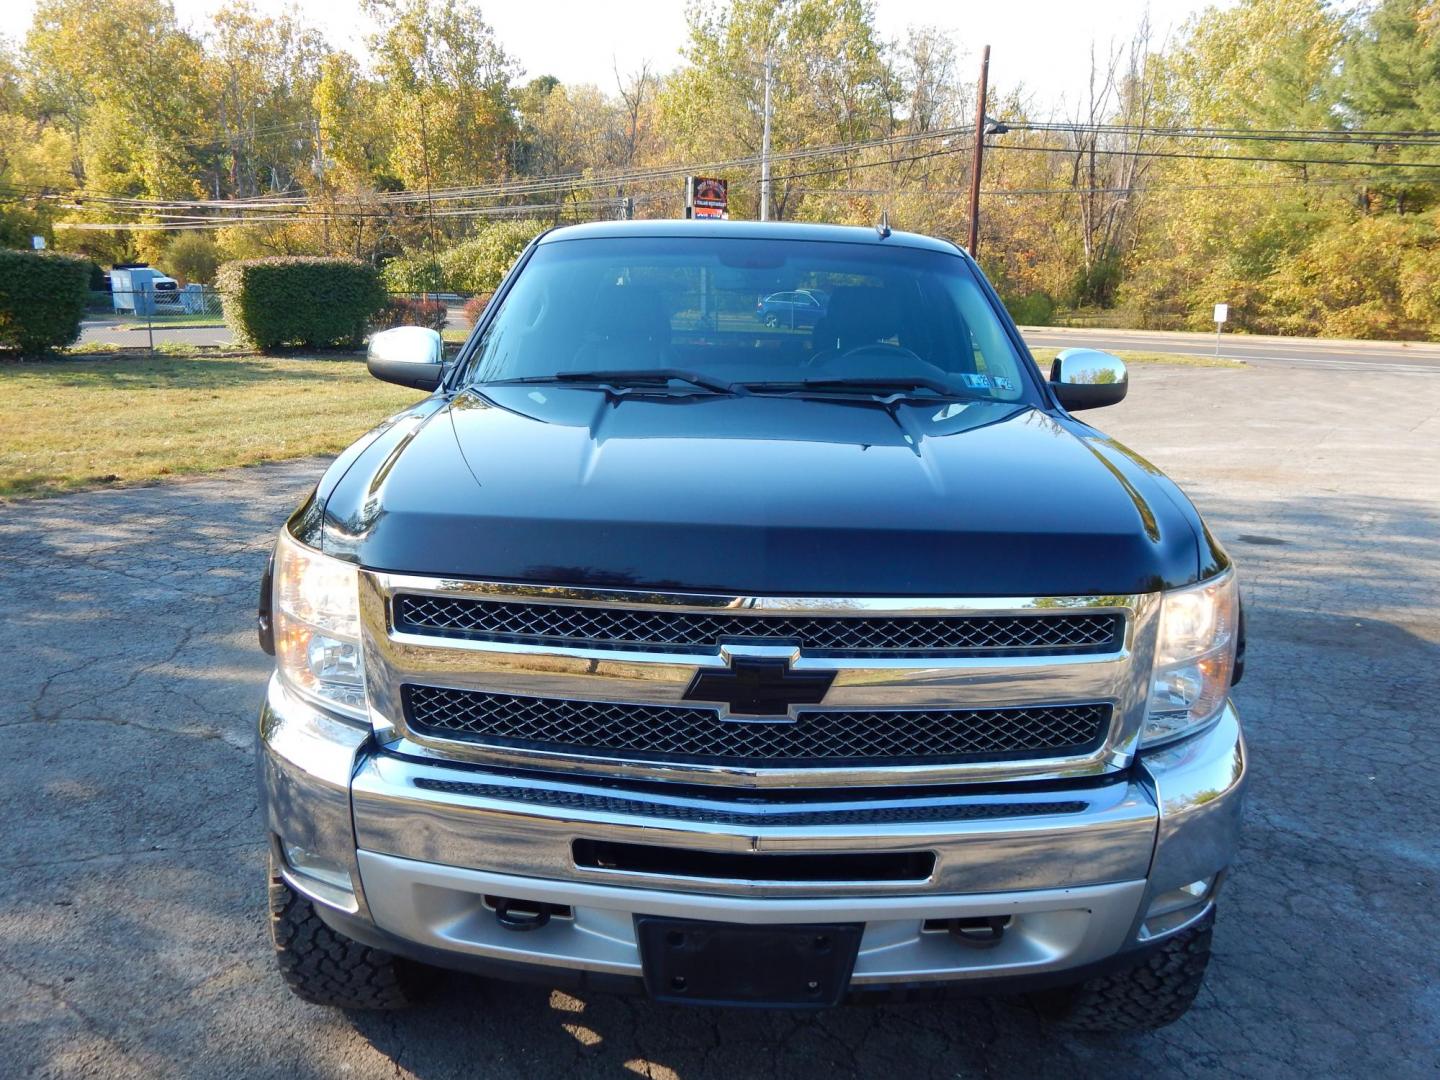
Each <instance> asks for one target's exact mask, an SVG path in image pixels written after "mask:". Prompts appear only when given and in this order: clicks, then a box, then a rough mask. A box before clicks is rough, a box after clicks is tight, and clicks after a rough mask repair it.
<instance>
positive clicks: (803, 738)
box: [404, 685, 1110, 768]
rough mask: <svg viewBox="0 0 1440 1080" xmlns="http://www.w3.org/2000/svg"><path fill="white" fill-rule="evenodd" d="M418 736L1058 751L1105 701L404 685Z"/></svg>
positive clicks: (644, 748) (623, 751)
mask: <svg viewBox="0 0 1440 1080" xmlns="http://www.w3.org/2000/svg"><path fill="white" fill-rule="evenodd" d="M404 702H405V711H406V716H407V719H408V722H409V725H410V727H411V729H412V730H414V731H415V732H416V733H417V734H420V735H422V736H423V735H432V736H436V737H439V738H446V739H458V740H463V741H472V742H478V743H489V744H494V745H501V746H513V747H519V748H525V749H534V750H543V751H548V752H554V753H593V752H597V751H598V752H609V753H612V754H617V755H623V756H626V757H631V758H639V759H649V760H659V761H664V760H676V761H681V760H683V761H687V762H701V763H714V764H744V765H749V766H755V765H770V766H784V767H788V768H804V767H807V766H810V767H833V766H836V765H865V764H870V765H875V764H886V765H903V764H936V763H940V762H964V761H986V760H1005V759H1008V758H1020V757H1026V758H1034V757H1061V756H1070V755H1076V754H1083V753H1088V752H1090V751H1093V750H1096V749H1098V748H1099V746H1100V745H1101V743H1102V742H1103V741H1104V738H1105V733H1106V729H1107V728H1108V726H1109V722H1110V706H1109V705H1104V704H1086V705H1042V706H1030V707H1023V708H1007V709H923V710H922V709H886V710H860V711H828V710H827V711H819V710H808V711H801V712H799V713H798V714H797V717H798V718H797V719H796V720H794V721H778V722H767V721H759V722H754V721H751V722H744V721H735V720H722V719H721V718H720V714H719V713H718V712H717V711H716V710H714V709H708V708H690V707H686V706H669V705H626V704H616V703H612V702H597V701H574V700H570V699H564V698H536V697H519V696H515V695H510V694H493V693H487V692H485V691H478V690H453V689H448V688H445V687H438V686H422V685H407V686H406V687H405V688H404Z"/></svg>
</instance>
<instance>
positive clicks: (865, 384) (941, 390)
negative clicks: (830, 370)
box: [741, 375, 975, 398]
mask: <svg viewBox="0 0 1440 1080" xmlns="http://www.w3.org/2000/svg"><path fill="white" fill-rule="evenodd" d="M741 385H743V386H744V387H745V388H746V389H747V390H782V391H783V390H863V391H865V392H866V393H868V394H876V395H882V396H885V395H887V394H909V393H913V392H914V391H916V390H928V391H930V392H931V393H932V394H938V395H940V396H941V397H947V398H963V397H974V396H975V395H974V394H967V393H965V392H964V391H961V390H957V389H956V388H955V387H953V386H950V385H948V384H946V383H943V382H941V381H940V380H939V379H927V378H925V377H924V376H916V377H911V376H896V377H891V376H883V375H881V376H875V377H866V378H857V379H801V380H800V381H799V382H773V383H772V382H762V383H753V382H752V383H742V384H741Z"/></svg>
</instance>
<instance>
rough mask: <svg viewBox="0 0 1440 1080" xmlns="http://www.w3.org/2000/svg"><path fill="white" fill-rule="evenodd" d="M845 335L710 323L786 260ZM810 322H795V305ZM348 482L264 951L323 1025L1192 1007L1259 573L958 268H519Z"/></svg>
mask: <svg viewBox="0 0 1440 1080" xmlns="http://www.w3.org/2000/svg"><path fill="white" fill-rule="evenodd" d="M782 272H783V273H787V274H794V275H796V276H807V275H809V276H813V277H819V278H821V279H823V280H831V281H848V282H853V283H854V284H849V285H846V286H844V287H837V288H836V289H835V290H834V293H833V295H832V296H831V297H830V302H829V304H828V311H827V314H826V323H825V331H824V333H818V334H812V335H798V334H797V335H781V336H777V335H774V334H767V333H766V332H765V331H764V329H763V328H762V327H760V326H759V325H758V324H757V325H756V326H755V327H754V328H753V330H751V331H748V332H747V331H743V330H737V329H734V328H729V329H727V330H726V332H725V333H723V334H718V333H715V332H713V331H712V330H709V329H706V328H696V327H695V326H694V325H693V322H694V321H693V319H687V318H685V317H682V315H683V313H686V312H693V311H696V310H701V311H704V310H709V311H720V310H734V309H735V308H736V306H737V305H739V304H740V303H741V301H742V298H743V297H744V296H747V295H748V296H754V295H757V294H761V293H763V291H764V284H765V282H766V281H767V280H770V281H773V280H774V278H775V276H777V274H778V273H782ZM786 302H793V301H786ZM368 365H369V369H370V371H371V372H372V373H373V374H374V375H375V376H377V377H378V378H381V379H384V380H387V381H389V382H393V383H398V384H401V385H404V386H409V387H417V388H420V389H424V390H428V391H430V394H429V395H428V396H427V397H425V398H423V399H422V400H420V401H418V402H417V403H416V404H414V405H413V406H411V407H410V408H408V409H405V410H404V411H402V412H401V413H399V414H398V415H396V416H394V417H392V418H390V419H389V420H387V421H385V422H384V423H383V424H381V425H380V426H379V427H377V428H376V429H375V430H373V431H371V432H370V433H369V434H368V435H365V436H364V437H363V438H361V439H360V440H359V441H358V442H356V443H355V444H354V445H353V446H352V447H351V448H350V449H348V450H346V451H345V452H344V453H342V454H341V455H340V457H339V458H338V459H337V460H336V462H335V463H334V464H333V465H332V466H331V467H330V469H329V470H328V471H327V472H326V474H325V475H324V477H323V478H322V479H321V481H320V483H319V485H318V486H317V487H316V488H315V490H314V491H313V492H312V493H311V494H310V495H309V497H308V498H306V499H305V501H304V502H303V503H302V504H301V506H300V507H299V508H298V509H297V510H296V512H295V514H294V515H293V516H292V517H291V518H290V520H289V522H288V523H287V524H286V525H285V526H284V528H283V529H282V530H281V531H280V534H279V537H278V540H277V543H276V546H275V550H274V553H273V556H272V558H271V562H270V567H269V569H268V570H267V573H266V577H265V581H264V583H263V585H262V588H261V602H260V612H259V626H260V639H261V643H262V645H263V646H264V647H265V648H266V649H267V650H268V651H271V652H273V653H274V655H275V657H276V671H275V674H274V675H273V677H272V678H271V680H270V683H269V689H268V691H267V694H266V698H265V702H264V706H263V709H262V711H261V715H260V728H259V740H258V747H259V757H260V766H261V768H260V773H261V804H262V806H263V819H264V822H265V828H266V831H267V834H268V836H269V840H270V868H271V869H270V905H271V908H270V924H271V927H272V930H273V935H274V947H275V954H276V957H277V960H278V962H279V966H280V970H281V971H282V972H283V974H284V976H285V978H286V980H288V982H289V985H290V987H291V988H292V989H293V990H294V991H295V992H296V993H297V994H299V995H300V996H301V997H303V998H305V999H306V1000H308V1001H312V1002H320V1003H323V1004H328V1005H334V1006H340V1007H344V1008H363V1007H376V1008H389V1007H397V1006H400V1005H404V1004H406V1003H407V1002H408V1001H410V1000H411V999H412V997H413V995H414V993H415V992H416V991H417V989H418V988H419V987H420V986H421V985H422V984H423V981H424V980H423V972H424V969H425V966H426V965H433V966H436V967H444V968H456V969H463V970H469V971H476V972H481V973H486V974H490V975H493V976H495V977H498V978H513V977H523V976H531V975H538V976H539V977H541V978H543V979H545V980H546V981H547V982H549V983H551V984H552V985H556V984H558V985H575V986H584V987H591V988H613V989H620V990H627V991H635V992H639V993H645V994H648V995H650V996H651V997H653V998H655V999H658V1000H662V1001H667V1002H683V1003H692V1004H703V1005H737V1004H738V1005H751V1006H774V1007H784V1008H806V1007H816V1006H825V1005H833V1004H836V1003H838V1002H841V1001H844V1000H850V999H863V998H865V997H867V996H878V997H879V998H880V999H881V1000H885V1001H893V1000H896V999H897V998H900V997H903V996H906V995H907V994H910V993H911V992H916V991H925V990H927V989H928V988H932V987H936V986H940V985H947V984H955V985H958V986H961V987H964V988H966V989H968V990H971V991H980V992H987V991H991V992H1003V993H1006V994H1015V993H1019V992H1027V993H1030V994H1031V995H1032V997H1033V1000H1034V1001H1035V1002H1036V1004H1037V1005H1038V1006H1039V1008H1040V1009H1042V1010H1043V1011H1044V1013H1045V1014H1046V1015H1048V1016H1050V1017H1052V1018H1054V1019H1055V1020H1057V1021H1058V1022H1061V1023H1065V1024H1069V1025H1072V1026H1076V1027H1080V1028H1086V1029H1100V1030H1117V1029H1133V1028H1146V1027H1155V1026H1159V1025H1162V1024H1166V1023H1169V1022H1171V1021H1173V1020H1175V1019H1177V1018H1178V1017H1179V1016H1180V1015H1181V1014H1183V1013H1184V1012H1185V1010H1186V1009H1187V1008H1188V1007H1189V1006H1190V1004H1191V1002H1192V1001H1193V1000H1194V999H1195V996H1196V993H1197V991H1198V989H1199V987H1200V984H1201V978H1202V976H1203V974H1204V972H1205V968H1206V964H1207V962H1208V960H1209V956H1210V938H1211V926H1212V920H1213V919H1214V914H1215V910H1216V904H1217V901H1218V898H1219V895H1220V892H1221V886H1222V884H1223V882H1224V880H1225V876H1226V874H1227V872H1228V868H1229V866H1230V863H1231V860H1232V859H1233V857H1234V855H1235V849H1236V840H1237V832H1238V829H1239V824H1240V814H1241V797H1242V792H1243V789H1244V784H1245V770H1246V753H1245V744H1244V741H1243V738H1242V736H1241V729H1240V721H1239V719H1238V717H1237V715H1236V712H1235V710H1234V708H1233V706H1232V705H1231V704H1230V700H1229V691H1230V687H1231V685H1232V683H1234V682H1236V681H1238V679H1239V676H1240V673H1241V670H1242V668H1243V655H1244V621H1243V618H1242V615H1241V608H1240V597H1239V593H1238V589H1237V585H1236V573H1235V568H1234V566H1233V564H1232V562H1231V559H1230V557H1229V556H1228V555H1227V554H1226V552H1225V551H1224V550H1223V549H1222V548H1221V546H1220V544H1219V543H1218V541H1217V540H1216V539H1215V537H1214V535H1213V534H1212V533H1211V532H1210V531H1209V530H1208V529H1207V528H1206V527H1205V524H1204V522H1203V521H1202V520H1201V518H1200V515H1199V514H1198V513H1197V512H1196V511H1195V509H1194V507H1193V506H1192V505H1191V504H1190V502H1189V501H1188V500H1187V499H1186V498H1185V496H1184V495H1183V494H1181V492H1180V490H1179V489H1178V488H1177V487H1176V486H1175V485H1174V484H1173V483H1172V482H1171V481H1169V480H1168V479H1166V478H1165V477H1164V476H1162V475H1161V474H1160V473H1159V471H1158V470H1156V469H1155V467H1154V466H1153V465H1151V464H1149V463H1148V462H1146V461H1145V460H1144V459H1143V458H1140V457H1138V456H1137V455H1136V454H1134V453H1132V452H1131V451H1130V450H1128V449H1126V448H1125V447H1123V446H1121V445H1120V444H1119V443H1117V442H1115V440H1113V439H1111V438H1109V437H1107V436H1105V435H1103V434H1102V433H1100V432H1099V431H1097V430H1096V429H1095V428H1093V427H1091V426H1089V425H1088V424H1086V423H1085V422H1083V421H1082V420H1080V419H1078V418H1077V417H1076V415H1075V414H1076V413H1077V412H1078V411H1079V410H1083V409H1091V408H1096V407H1099V406H1104V405H1112V404H1114V403H1116V402H1118V401H1120V400H1121V399H1122V398H1123V397H1124V396H1125V394H1126V390H1127V386H1128V381H1127V376H1126V371H1125V365H1124V364H1123V363H1122V362H1121V361H1120V360H1118V359H1116V358H1115V357H1113V356H1110V355H1107V354H1105V353H1101V352H1096V351H1094V350H1090V349H1067V350H1065V351H1063V352H1061V353H1060V355H1059V356H1058V357H1057V358H1056V360H1055V362H1054V364H1053V366H1051V368H1050V369H1049V371H1048V377H1047V373H1045V372H1042V371H1041V370H1040V369H1039V368H1038V367H1037V366H1036V364H1035V362H1034V360H1033V358H1032V357H1031V355H1030V353H1029V352H1028V351H1027V349H1026V347H1025V344H1024V342H1023V340H1022V339H1021V337H1020V335H1019V333H1018V331H1017V330H1016V328H1015V325H1014V323H1013V322H1012V321H1011V320H1010V318H1009V317H1008V316H1007V314H1006V312H1005V308H1004V307H1003V306H1002V305H1001V303H1000V301H999V299H998V297H997V296H996V294H995V292H994V290H993V289H992V288H991V287H990V286H989V284H988V283H987V282H986V280H985V278H984V276H983V275H982V274H981V272H980V270H979V268H978V267H977V266H976V264H975V262H974V261H973V260H972V259H971V258H969V257H968V256H967V255H966V254H965V253H964V252H962V251H960V250H958V249H957V248H955V247H954V246H953V245H952V244H950V243H948V242H945V241H941V240H934V239H929V238H926V237H922V236H914V235H906V234H902V233H898V232H897V233H888V232H887V233H884V234H881V233H879V232H877V231H876V230H873V229H850V228H838V227H824V226H814V225H803V226H802V225H782V224H773V223H739V222H734V221H730V222H700V221H686V222H657V221H644V222H639V221H637V222H612V223H605V224H594V225H582V226H573V227H569V228H563V229H557V230H554V231H551V232H549V233H547V234H545V235H543V236H542V237H540V238H539V239H538V240H537V241H535V242H534V243H532V244H531V245H530V247H529V248H528V249H527V250H526V252H525V253H524V254H523V255H522V257H521V259H520V260H519V262H518V264H517V266H516V268H515V269H514V270H513V271H512V272H511V273H510V275H509V276H508V277H507V278H506V280H505V282H504V284H503V285H502V287H501V289H500V290H499V291H498V292H497V293H496V294H495V296H494V298H493V299H492V301H491V303H490V304H489V305H488V306H487V307H486V309H485V311H484V313H483V314H482V316H481V318H480V320H479V322H478V324H477V326H476V327H475V329H474V331H473V332H472V333H471V335H470V338H469V340H468V341H467V342H466V343H465V345H464V346H463V347H462V348H461V350H460V352H459V355H458V356H457V357H456V358H454V359H451V360H447V359H446V358H445V354H444V350H443V348H442V345H441V341H440V336H439V335H438V334H437V333H436V332H435V331H433V330H430V329H426V328H421V327H401V328H397V329H394V330H389V331H386V332H384V333H380V334H376V335H375V336H374V337H373V338H372V339H371V343H370V355H369V360H368Z"/></svg>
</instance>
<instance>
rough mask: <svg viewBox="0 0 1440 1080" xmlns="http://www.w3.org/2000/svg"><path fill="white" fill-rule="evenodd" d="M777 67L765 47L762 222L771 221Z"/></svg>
mask: <svg viewBox="0 0 1440 1080" xmlns="http://www.w3.org/2000/svg"><path fill="white" fill-rule="evenodd" d="M774 70H775V65H774V62H773V61H772V59H771V55H770V46H769V45H766V46H765V127H764V129H763V131H762V132H761V135H760V220H761V221H769V220H770V83H771V82H772V80H773V75H774Z"/></svg>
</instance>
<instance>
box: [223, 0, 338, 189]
mask: <svg viewBox="0 0 1440 1080" xmlns="http://www.w3.org/2000/svg"><path fill="white" fill-rule="evenodd" d="M213 22H214V29H213V30H212V31H211V32H210V34H209V35H208V37H207V39H206V44H207V46H208V49H207V55H206V61H207V62H206V65H205V81H206V84H207V91H208V93H209V95H210V96H211V99H212V100H213V101H214V103H215V106H214V107H215V109H216V111H217V114H218V115H217V121H218V122H217V125H216V127H217V130H216V135H215V140H214V142H213V143H212V144H211V146H212V147H213V149H214V150H215V151H216V154H215V157H216V163H215V167H214V170H213V173H212V175H211V176H210V177H209V178H208V181H209V182H208V184H207V186H208V187H209V188H210V189H211V190H212V191H213V193H214V195H215V197H216V198H221V197H223V196H222V192H223V195H228V196H233V197H238V198H245V197H253V196H255V195H259V194H261V193H262V192H265V191H286V190H290V189H291V188H293V187H295V186H296V185H297V182H298V181H300V180H301V179H302V178H305V177H307V176H308V175H309V173H310V172H311V171H312V170H314V169H315V168H316V155H315V149H314V147H315V140H316V137H317V136H316V130H315V129H316V126H317V122H316V117H315V115H314V108H313V97H314V92H315V85H316V83H317V82H318V80H319V77H320V65H321V62H322V59H323V58H324V57H325V54H326V49H325V43H324V40H323V39H322V38H321V37H320V35H319V34H318V33H316V32H315V31H313V30H310V29H307V28H306V27H304V26H302V25H301V24H300V23H299V22H298V21H297V20H296V19H295V18H294V17H292V16H290V15H280V16H277V17H274V18H270V17H265V16H261V15H258V14H257V13H256V11H255V9H254V8H253V7H252V6H251V5H250V3H249V0H233V2H232V3H230V4H228V5H227V6H226V7H223V8H221V9H220V10H219V11H218V12H216V14H215V16H214V19H213Z"/></svg>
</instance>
